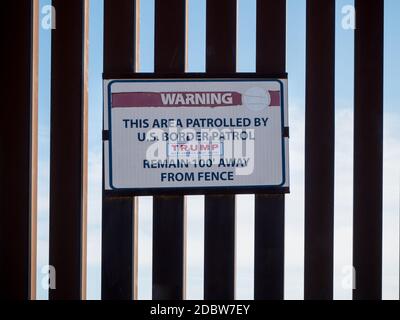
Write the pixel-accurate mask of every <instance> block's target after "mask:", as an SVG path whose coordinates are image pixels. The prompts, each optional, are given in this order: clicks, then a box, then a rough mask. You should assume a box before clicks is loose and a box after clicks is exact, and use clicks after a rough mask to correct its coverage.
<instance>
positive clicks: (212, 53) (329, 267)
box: [0, 0, 384, 300]
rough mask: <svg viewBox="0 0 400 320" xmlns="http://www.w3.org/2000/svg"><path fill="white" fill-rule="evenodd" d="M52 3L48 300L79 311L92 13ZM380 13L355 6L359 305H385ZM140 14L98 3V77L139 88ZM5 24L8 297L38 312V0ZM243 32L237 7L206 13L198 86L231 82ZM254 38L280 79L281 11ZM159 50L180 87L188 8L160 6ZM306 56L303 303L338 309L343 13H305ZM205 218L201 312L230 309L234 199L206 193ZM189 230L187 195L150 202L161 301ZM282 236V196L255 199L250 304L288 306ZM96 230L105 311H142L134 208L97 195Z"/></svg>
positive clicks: (3, 261) (174, 280)
mask: <svg viewBox="0 0 400 320" xmlns="http://www.w3.org/2000/svg"><path fill="white" fill-rule="evenodd" d="M52 4H53V6H54V7H55V8H56V12H57V29H56V30H53V31H52V47H51V56H52V64H51V163H50V249H49V250H50V256H49V257H50V265H53V266H54V267H55V268H56V270H57V289H56V290H51V289H50V292H49V298H50V299H85V297H86V292H85V291H86V288H85V283H86V207H87V191H86V190H87V149H88V147H87V120H88V103H87V90H88V86H87V83H88V69H87V64H88V19H89V15H88V5H89V1H88V0H68V1H66V0H53V2H52ZM383 5H384V1H383V0H355V8H356V12H357V29H356V31H355V70H354V74H355V92H354V95H355V115H354V195H353V197H354V230H353V242H354V243H353V252H354V253H353V263H354V268H355V270H356V279H355V281H356V284H357V287H356V289H354V291H353V299H381V298H382V171H383V170H382V163H383V159H382V154H383V22H384V17H383ZM138 15H139V0H104V78H108V77H112V76H115V75H116V76H121V75H123V76H129V75H131V76H132V77H135V76H136V77H138V76H140V74H139V75H138V74H136V75H135V73H136V72H137V60H138V43H137V42H138V36H137V34H138ZM0 21H1V30H2V31H1V32H2V42H3V43H5V44H6V46H5V47H2V51H3V54H5V55H4V56H3V59H2V61H1V78H2V79H3V81H2V83H3V85H2V87H1V92H2V94H1V96H2V97H3V102H2V107H1V108H0V115H1V116H0V119H1V122H2V123H1V129H0V130H1V131H0V133H1V134H0V149H1V150H2V151H1V152H2V153H1V156H0V173H1V178H0V297H2V298H3V297H8V298H10V297H11V298H19V299H35V291H36V284H35V277H36V237H37V235H36V198H37V191H36V184H37V125H38V124H37V121H38V120H37V95H38V93H37V90H38V83H37V81H38V79H37V70H38V69H37V68H38V36H37V34H38V1H36V0H13V1H5V2H4V3H3V4H2V10H1V18H0ZM236 23H237V3H236V0H218V1H216V0H207V9H206V72H205V73H204V77H207V76H210V75H215V74H218V75H221V76H226V77H231V76H234V75H235V73H236ZM8 25H12V26H13V27H12V28H9V27H7V26H8ZM256 32H257V36H256V40H257V44H256V73H255V74H256V75H260V76H265V75H266V74H268V75H270V76H275V77H279V76H280V75H283V74H285V73H286V0H257V21H256ZM154 41H155V42H154V43H155V55H154V56H155V61H154V62H155V74H154V76H155V77H179V76H183V75H184V74H185V72H186V60H187V3H186V0H168V1H166V0H155V38H154ZM271 46H273V48H272V47H271ZM306 53H307V55H306V59H307V61H306V65H307V66H306V123H305V127H306V144H305V154H306V161H305V256H304V259H305V279H304V293H305V299H333V243H334V241H333V240H334V239H333V231H334V177H335V174H334V155H335V150H334V144H335V139H334V137H335V126H334V119H335V117H334V116H335V108H334V106H335V101H334V96H335V95H334V89H335V86H334V83H335V71H334V70H335V0H323V1H321V0H307V44H306ZM99 108H100V106H99ZM11 110H12V113H13V121H9V120H7V119H8V118H9V117H8V115H9V112H10V111H11ZM371 195H373V196H371ZM204 215H205V223H204V224H205V234H204V237H205V238H204V299H205V300H214V299H217V300H232V299H234V298H235V281H234V278H235V224H236V222H235V195H233V194H207V195H206V196H205V212H204ZM185 223H186V213H185V195H184V193H183V194H173V195H171V194H166V195H157V196H154V198H153V252H152V255H153V269H152V281H153V286H152V288H153V289H152V296H153V299H159V300H163V299H173V300H174V299H176V300H180V299H184V298H185V278H186V275H185V260H186V252H185V241H186V229H185ZM284 225H285V196H284V194H263V193H259V194H256V196H255V239H254V241H255V247H254V248H255V252H254V268H255V269H254V297H255V299H256V300H281V299H283V298H284V233H285V230H284V229H285V228H284ZM102 226H103V229H102V273H101V296H102V299H105V300H108V299H123V300H130V299H135V298H136V297H137V233H138V232H137V200H136V199H135V198H133V197H113V196H110V195H107V194H105V193H104V192H103V200H102Z"/></svg>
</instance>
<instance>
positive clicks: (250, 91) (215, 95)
mask: <svg viewBox="0 0 400 320" xmlns="http://www.w3.org/2000/svg"><path fill="white" fill-rule="evenodd" d="M287 127H288V106H287V80H285V79H243V78H241V79H160V80H155V79H151V80H149V79H135V80H105V81H104V131H105V133H106V135H105V141H104V151H105V152H104V154H105V157H104V164H105V166H104V168H105V169H104V170H105V172H104V173H105V189H106V190H115V191H128V192H130V191H132V192H133V193H134V192H138V193H140V192H142V193H143V192H147V191H148V192H149V193H151V191H154V190H155V189H160V190H162V189H174V190H175V189H176V190H181V189H182V192H185V193H187V192H188V191H190V190H196V189H198V190H204V189H207V190H214V189H215V190H216V191H218V189H224V190H232V191H233V192H234V191H235V190H238V189H241V190H249V191H256V190H265V191H268V189H271V190H272V189H278V190H280V189H282V190H287V189H288V187H289V170H288V138H287V137H286V136H285V132H287V130H285V128H287Z"/></svg>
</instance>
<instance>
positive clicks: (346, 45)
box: [38, 0, 400, 299]
mask: <svg viewBox="0 0 400 320" xmlns="http://www.w3.org/2000/svg"><path fill="white" fill-rule="evenodd" d="M305 2H306V1H305V0H288V7H287V16H288V19H287V71H288V73H289V113H290V126H291V146H290V148H291V149H290V154H291V181H292V188H291V189H292V194H291V195H289V196H288V197H287V210H286V243H285V246H286V262H285V272H286V279H285V296H286V298H289V299H302V297H303V290H302V286H303V250H304V240H303V238H304V231H303V230H304V209H303V208H304V200H303V199H304V169H303V168H304V110H305V106H304V104H305V94H304V92H305V13H306V7H305ZM49 3H50V1H49V0H40V6H41V7H43V6H44V5H46V4H49ZM188 4H189V24H188V35H189V41H188V44H189V46H188V71H193V72H195V71H196V72H202V71H204V69H205V0H188ZM349 4H350V5H352V4H353V1H351V0H337V9H336V12H337V29H336V43H337V46H336V48H337V49H336V110H337V113H336V178H335V179H336V180H335V182H336V194H335V298H337V299H349V298H350V297H351V290H349V289H348V288H345V287H344V286H343V285H342V283H343V281H344V278H345V275H346V272H345V270H346V266H348V265H351V254H352V253H351V237H352V233H351V230H352V217H351V215H352V196H351V194H352V134H353V131H352V117H353V80H354V78H353V67H354V64H353V61H354V58H353V56H354V54H353V49H354V46H353V41H354V32H353V31H352V30H344V29H343V28H342V27H341V19H342V14H341V9H342V7H343V6H344V5H349ZM398 12H400V2H399V1H398V0H386V1H385V17H386V22H385V142H384V148H385V154H384V234H385V235H384V264H383V267H384V287H383V289H384V290H383V291H384V297H385V298H387V299H394V298H398V291H399V290H398V283H399V279H398V270H399V265H398V261H399V258H398V252H399V249H398V243H399V234H398V226H399V221H398V219H399V218H398V212H399V208H398V203H399V196H398V195H399V168H398V164H397V163H398V162H399V159H400V133H399V132H398V130H397V128H396V127H397V126H398V124H399V121H400V108H399V103H398V102H399V100H400V90H398V88H397V86H398V79H399V76H400V61H399V59H398V57H399V56H400V21H399V19H398V17H397V16H396V15H397V13H398ZM255 13H256V1H255V0H238V45H237V50H238V51H237V55H238V59H237V70H238V71H247V72H253V71H254V70H255V22H256V19H255ZM102 18H103V1H102V0H91V1H90V34H89V42H90V44H89V210H88V223H89V225H88V228H89V229H88V298H92V299H98V298H99V297H100V254H101V253H100V247H101V129H102V128H101V118H102V113H101V110H102V109H101V108H102V78H101V74H102V66H103V61H102V50H103V39H102V35H103V22H102ZM153 24H154V0H141V3H140V52H139V59H140V71H142V72H151V71H153V58H154V53H153V51H154V44H153V35H154V26H153ZM50 43H51V32H50V31H49V30H45V29H43V28H40V70H39V90H40V91H39V212H38V218H39V220H38V221H39V224H38V236H39V242H38V244H39V245H38V297H39V298H41V299H45V298H46V297H47V292H46V290H44V289H42V288H41V285H40V284H41V279H42V277H43V274H42V273H41V269H42V266H45V265H47V264H48V231H49V230H48V208H49V205H48V194H49V190H48V189H49V188H48V183H49V145H50V144H49V142H50V139H49V131H50V130H49V128H50V126H49V121H50ZM237 204H238V209H237V221H238V222H237V225H238V227H237V244H238V245H237V298H242V299H251V298H252V289H253V284H252V282H253V280H252V279H253V262H252V253H253V250H254V247H253V243H252V242H253V235H254V234H253V227H254V215H253V210H254V209H253V207H254V206H253V197H252V196H240V197H238V200H237ZM202 210H203V198H202V197H189V198H188V244H187V246H188V247H187V248H188V270H187V274H188V290H187V292H188V294H187V297H188V298H198V299H201V298H202V277H203V273H202V261H203V249H202V241H203V214H202ZM151 215H152V208H151V198H150V197H146V198H140V200H139V297H140V298H142V299H149V298H150V297H151Z"/></svg>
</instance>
